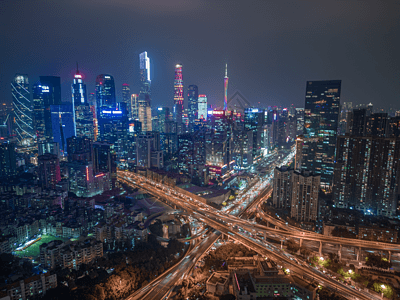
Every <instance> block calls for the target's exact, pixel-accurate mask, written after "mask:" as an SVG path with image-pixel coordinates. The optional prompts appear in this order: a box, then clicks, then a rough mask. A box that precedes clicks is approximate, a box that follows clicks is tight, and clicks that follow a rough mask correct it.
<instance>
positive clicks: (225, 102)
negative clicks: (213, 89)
mask: <svg viewBox="0 0 400 300" xmlns="http://www.w3.org/2000/svg"><path fill="white" fill-rule="evenodd" d="M228 80H229V78H228V64H225V78H224V110H225V111H226V110H227V109H228Z"/></svg>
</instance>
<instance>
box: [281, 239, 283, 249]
mask: <svg viewBox="0 0 400 300" xmlns="http://www.w3.org/2000/svg"><path fill="white" fill-rule="evenodd" d="M282 249H283V240H281V250H282Z"/></svg>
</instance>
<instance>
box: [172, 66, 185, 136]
mask: <svg viewBox="0 0 400 300" xmlns="http://www.w3.org/2000/svg"><path fill="white" fill-rule="evenodd" d="M182 114H183V78H182V65H181V64H177V65H176V66H175V81H174V119H175V121H176V123H177V126H178V134H182V133H183V130H182V126H183V125H182Z"/></svg>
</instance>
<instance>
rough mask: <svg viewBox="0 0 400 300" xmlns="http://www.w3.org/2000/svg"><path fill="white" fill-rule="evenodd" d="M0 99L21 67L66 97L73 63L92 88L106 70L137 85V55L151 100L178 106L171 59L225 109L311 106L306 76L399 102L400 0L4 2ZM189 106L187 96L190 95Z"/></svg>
mask: <svg viewBox="0 0 400 300" xmlns="http://www.w3.org/2000/svg"><path fill="white" fill-rule="evenodd" d="M0 20H1V21H0V41H1V55H0V60H1V65H0V66H1V71H0V102H4V101H7V102H11V88H10V82H11V80H12V78H13V76H14V74H15V73H23V74H28V75H29V79H30V83H31V85H32V84H33V83H34V82H36V81H37V80H38V79H39V76H40V75H54V76H60V77H61V81H62V93H63V101H70V98H71V91H70V90H71V87H70V85H71V81H72V76H73V74H74V72H75V67H76V61H78V62H79V68H80V71H81V73H83V74H84V75H85V81H86V84H87V87H88V92H94V83H95V79H96V76H97V75H99V74H104V73H105V74H111V75H113V76H114V79H115V83H116V90H117V101H119V100H121V88H122V84H123V83H125V82H126V83H128V84H130V85H131V91H132V92H136V93H138V91H139V84H138V83H139V57H138V55H139V53H140V52H142V51H147V52H148V56H149V57H150V59H151V64H152V74H151V77H152V78H151V79H152V106H153V107H154V106H159V105H166V106H172V104H173V81H174V66H175V64H176V63H182V64H183V80H184V88H185V94H186V91H187V87H188V85H190V84H196V85H198V87H199V92H200V93H201V94H207V95H208V97H209V103H211V104H217V105H220V106H222V104H223V77H224V68H225V63H228V75H229V92H228V96H230V95H232V94H233V93H234V92H235V91H236V90H238V91H240V92H241V93H242V94H243V95H244V96H245V97H246V98H247V99H248V100H249V101H250V103H252V104H253V105H254V106H258V105H259V104H258V102H260V106H262V107H263V106H267V105H278V106H279V105H282V106H289V105H290V104H294V105H295V106H297V107H304V96H305V87H306V81H307V80H325V79H326V80H328V79H335V80H336V79H341V80H342V99H341V101H342V102H344V101H352V102H353V103H368V102H372V103H374V104H375V106H381V107H385V108H388V107H389V106H394V107H395V108H400V96H399V95H400V2H399V1H378V0H375V1H367V0H364V1H355V0H348V1H346V0H341V1H333V0H329V1H323V0H315V1H314V0H309V1H307V0H295V1H285V0H275V1H267V0H265V1H244V0H241V1H236V0H214V1H205V0H140V1H139V0H138V1H134V0H108V1H107V0H54V1H50V0H47V1H45V0H40V1H39V0H3V1H0ZM185 101H186V99H185Z"/></svg>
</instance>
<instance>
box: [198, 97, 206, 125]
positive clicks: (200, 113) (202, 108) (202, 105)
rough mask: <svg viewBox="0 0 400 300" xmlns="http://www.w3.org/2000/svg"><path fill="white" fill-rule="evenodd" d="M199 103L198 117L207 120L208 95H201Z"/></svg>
mask: <svg viewBox="0 0 400 300" xmlns="http://www.w3.org/2000/svg"><path fill="white" fill-rule="evenodd" d="M197 105H198V106H197V117H198V119H200V120H207V95H199V100H198V102H197Z"/></svg>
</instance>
